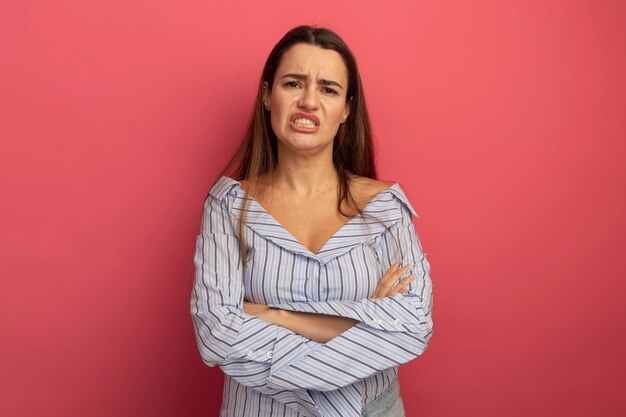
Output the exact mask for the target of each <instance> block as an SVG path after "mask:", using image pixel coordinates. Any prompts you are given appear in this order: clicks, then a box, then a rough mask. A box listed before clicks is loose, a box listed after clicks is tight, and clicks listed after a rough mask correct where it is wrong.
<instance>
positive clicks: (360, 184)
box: [351, 175, 393, 200]
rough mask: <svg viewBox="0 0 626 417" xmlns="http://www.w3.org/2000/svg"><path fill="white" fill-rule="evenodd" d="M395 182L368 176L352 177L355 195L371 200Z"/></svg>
mask: <svg viewBox="0 0 626 417" xmlns="http://www.w3.org/2000/svg"><path fill="white" fill-rule="evenodd" d="M391 185H393V184H389V183H386V182H384V181H379V180H376V179H373V178H368V177H359V176H356V175H355V176H353V177H352V178H351V186H352V189H351V191H352V193H353V194H354V195H355V197H360V198H362V199H366V200H371V199H372V198H373V197H375V196H376V195H377V194H380V193H381V192H383V191H385V190H386V189H387V188H389V187H390V186H391Z"/></svg>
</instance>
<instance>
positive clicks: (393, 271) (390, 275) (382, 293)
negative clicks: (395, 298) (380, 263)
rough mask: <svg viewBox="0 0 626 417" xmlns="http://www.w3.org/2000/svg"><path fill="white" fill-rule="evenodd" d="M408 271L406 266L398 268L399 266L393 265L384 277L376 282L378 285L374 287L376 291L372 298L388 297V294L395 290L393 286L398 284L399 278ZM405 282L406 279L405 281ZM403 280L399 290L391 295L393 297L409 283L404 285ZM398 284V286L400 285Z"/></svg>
mask: <svg viewBox="0 0 626 417" xmlns="http://www.w3.org/2000/svg"><path fill="white" fill-rule="evenodd" d="M409 269H411V266H410V265H406V266H404V267H402V268H400V265H399V264H397V263H396V264H393V265H392V266H391V267H390V268H389V269H388V270H387V272H386V273H385V275H384V276H383V277H382V278H381V279H380V281H378V285H377V286H376V290H375V291H374V296H373V298H381V297H386V296H388V295H389V292H390V291H392V290H393V289H395V288H397V286H396V287H394V285H395V284H396V283H397V282H398V280H399V279H400V277H401V276H402V275H404V274H405V273H406V272H407V271H408V270H409ZM405 280H406V279H405ZM405 280H402V282H401V283H400V284H403V285H401V286H400V287H399V288H397V291H396V292H394V293H393V294H394V295H395V294H396V293H397V292H398V291H400V290H401V289H402V288H403V287H404V286H406V285H407V284H408V283H409V282H410V281H409V282H406V283H404V281H405ZM400 284H398V285H400Z"/></svg>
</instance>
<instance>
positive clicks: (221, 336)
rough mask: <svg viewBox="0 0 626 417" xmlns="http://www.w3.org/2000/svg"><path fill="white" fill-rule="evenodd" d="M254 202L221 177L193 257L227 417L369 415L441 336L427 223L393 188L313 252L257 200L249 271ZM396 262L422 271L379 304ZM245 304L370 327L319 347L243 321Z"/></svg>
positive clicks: (198, 326) (197, 304)
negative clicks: (436, 334) (425, 244)
mask: <svg viewBox="0 0 626 417" xmlns="http://www.w3.org/2000/svg"><path fill="white" fill-rule="evenodd" d="M244 194H245V191H244V190H243V189H242V188H241V185H240V183H239V182H237V181H235V180H234V179H232V178H228V177H224V176H222V177H220V178H219V179H218V181H217V182H216V183H215V185H214V186H213V187H212V189H211V191H210V192H209V196H208V197H207V199H206V201H205V203H204V211H203V215H202V224H201V229H200V233H199V235H198V236H197V240H196V248H195V253H194V263H195V268H196V269H195V271H196V272H195V280H194V286H193V291H192V294H191V303H190V307H191V316H192V319H193V323H194V328H195V334H196V339H197V342H198V349H199V351H200V355H201V357H202V360H203V361H204V363H206V364H207V365H209V366H215V365H219V366H220V368H221V369H222V370H223V371H224V373H225V375H226V377H225V380H224V393H223V400H222V410H221V414H220V415H221V416H222V417H239V416H242V417H244V416H245V417H250V416H256V417H297V416H312V417H322V416H323V417H331V416H332V417H352V416H355V417H356V416H360V415H361V409H362V408H363V407H364V406H365V405H367V404H368V403H369V402H370V401H372V400H374V399H375V398H376V397H377V396H379V395H380V394H381V393H383V392H384V391H385V390H386V389H387V388H388V387H389V386H390V385H391V384H392V383H393V382H394V381H395V380H396V378H397V371H398V366H399V365H401V364H403V363H406V362H408V361H410V360H411V359H414V358H415V357H417V356H418V355H420V354H422V352H424V350H425V349H426V345H427V342H428V340H429V339H430V337H431V335H432V331H433V323H432V318H431V311H432V284H431V280H430V265H429V263H428V261H427V259H426V256H425V253H424V252H423V251H422V247H421V244H420V241H419V238H418V237H417V234H416V233H415V227H414V224H413V220H412V216H411V214H415V215H416V216H417V214H416V213H415V211H414V210H413V208H412V207H411V205H410V203H409V201H408V199H407V197H406V196H405V194H404V192H403V191H402V189H401V188H400V185H399V184H398V183H394V184H393V185H391V186H390V187H389V188H387V189H385V190H383V191H382V192H380V193H379V194H377V195H376V196H375V197H374V198H373V199H372V200H370V201H369V202H368V204H367V205H366V206H365V207H364V208H363V212H364V213H365V215H360V214H359V215H357V216H355V217H353V218H351V219H350V220H349V221H348V222H347V223H346V224H344V225H343V226H342V227H341V228H340V229H339V230H338V231H337V232H335V234H334V235H333V236H332V237H331V238H330V239H329V240H328V241H327V242H326V243H325V244H324V246H323V247H322V248H321V249H320V250H319V251H318V253H312V252H311V251H310V250H309V249H307V248H306V247H305V246H304V245H302V244H301V243H300V242H299V241H298V240H297V239H295V238H294V237H293V236H292V235H291V234H290V233H289V231H287V230H286V229H285V228H284V227H282V226H281V224H280V223H278V221H276V219H274V218H273V217H272V216H271V214H269V213H268V212H267V211H266V210H265V209H264V208H263V207H262V206H261V205H260V204H259V203H258V202H257V201H255V200H254V199H253V198H251V197H250V201H249V204H248V207H247V212H246V216H245V220H246V223H245V224H246V226H244V231H243V233H244V238H245V242H246V244H247V247H248V257H247V261H248V265H247V268H246V272H245V273H242V269H241V264H240V262H239V240H238V238H237V230H238V220H239V218H240V216H241V215H242V208H243V202H244V200H243V199H244ZM368 215H371V216H374V217H375V219H372V218H370V217H369V216H368ZM395 262H401V264H403V265H411V269H410V271H408V272H407V273H406V275H408V274H413V275H414V276H415V280H414V281H413V282H411V283H410V284H409V286H408V292H407V293H406V294H397V295H395V296H393V297H384V298H376V299H372V298H368V297H370V296H372V295H373V294H374V291H375V289H376V286H377V283H378V281H379V280H380V278H381V277H382V276H383V275H384V273H385V272H386V271H387V270H388V269H389V267H390V266H391V265H392V264H394V263H395ZM244 300H246V301H251V302H254V303H260V304H265V305H269V306H272V307H276V308H280V309H284V310H292V311H301V312H310V313H322V314H330V315H335V316H343V317H350V318H353V319H356V320H358V321H359V323H357V324H356V325H355V326H353V327H351V328H350V329H348V330H346V331H345V332H343V333H342V334H340V335H339V336H337V337H335V338H334V339H332V340H330V341H328V342H326V343H320V342H316V341H313V340H311V339H308V338H306V337H303V336H300V335H298V334H296V333H294V332H292V331H291V330H288V329H286V328H284V327H281V326H278V325H275V324H271V323H268V322H266V321H264V320H261V319H259V318H257V317H255V316H251V315H248V314H246V313H244V312H243V309H242V303H243V301H244Z"/></svg>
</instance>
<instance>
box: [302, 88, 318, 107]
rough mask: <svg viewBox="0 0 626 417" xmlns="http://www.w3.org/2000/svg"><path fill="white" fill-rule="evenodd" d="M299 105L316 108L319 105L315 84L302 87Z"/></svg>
mask: <svg viewBox="0 0 626 417" xmlns="http://www.w3.org/2000/svg"><path fill="white" fill-rule="evenodd" d="M299 105H300V106H301V107H305V108H307V109H316V108H317V107H318V106H319V97H318V96H317V91H316V90H315V88H314V87H313V86H307V87H306V88H304V89H302V94H301V95H300V101H299Z"/></svg>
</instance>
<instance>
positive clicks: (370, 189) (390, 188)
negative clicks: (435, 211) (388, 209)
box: [352, 176, 418, 217]
mask: <svg viewBox="0 0 626 417" xmlns="http://www.w3.org/2000/svg"><path fill="white" fill-rule="evenodd" d="M352 184H353V193H354V197H355V199H356V201H357V202H359V204H363V205H367V204H368V203H369V202H371V201H374V200H378V201H380V203H381V204H386V203H384V201H387V200H388V199H384V198H382V195H383V194H390V195H391V196H392V200H393V201H395V205H396V206H397V207H398V208H401V207H404V208H405V209H407V213H412V214H414V215H415V216H416V217H418V216H417V213H416V212H415V209H414V208H413V206H412V205H411V203H410V202H409V199H408V197H407V196H406V194H405V193H404V190H403V189H402V187H400V184H398V183H397V182H386V181H379V180H375V179H373V178H367V177H356V176H355V177H353V178H352ZM379 196H381V198H378V197H379ZM409 216H410V214H409Z"/></svg>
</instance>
